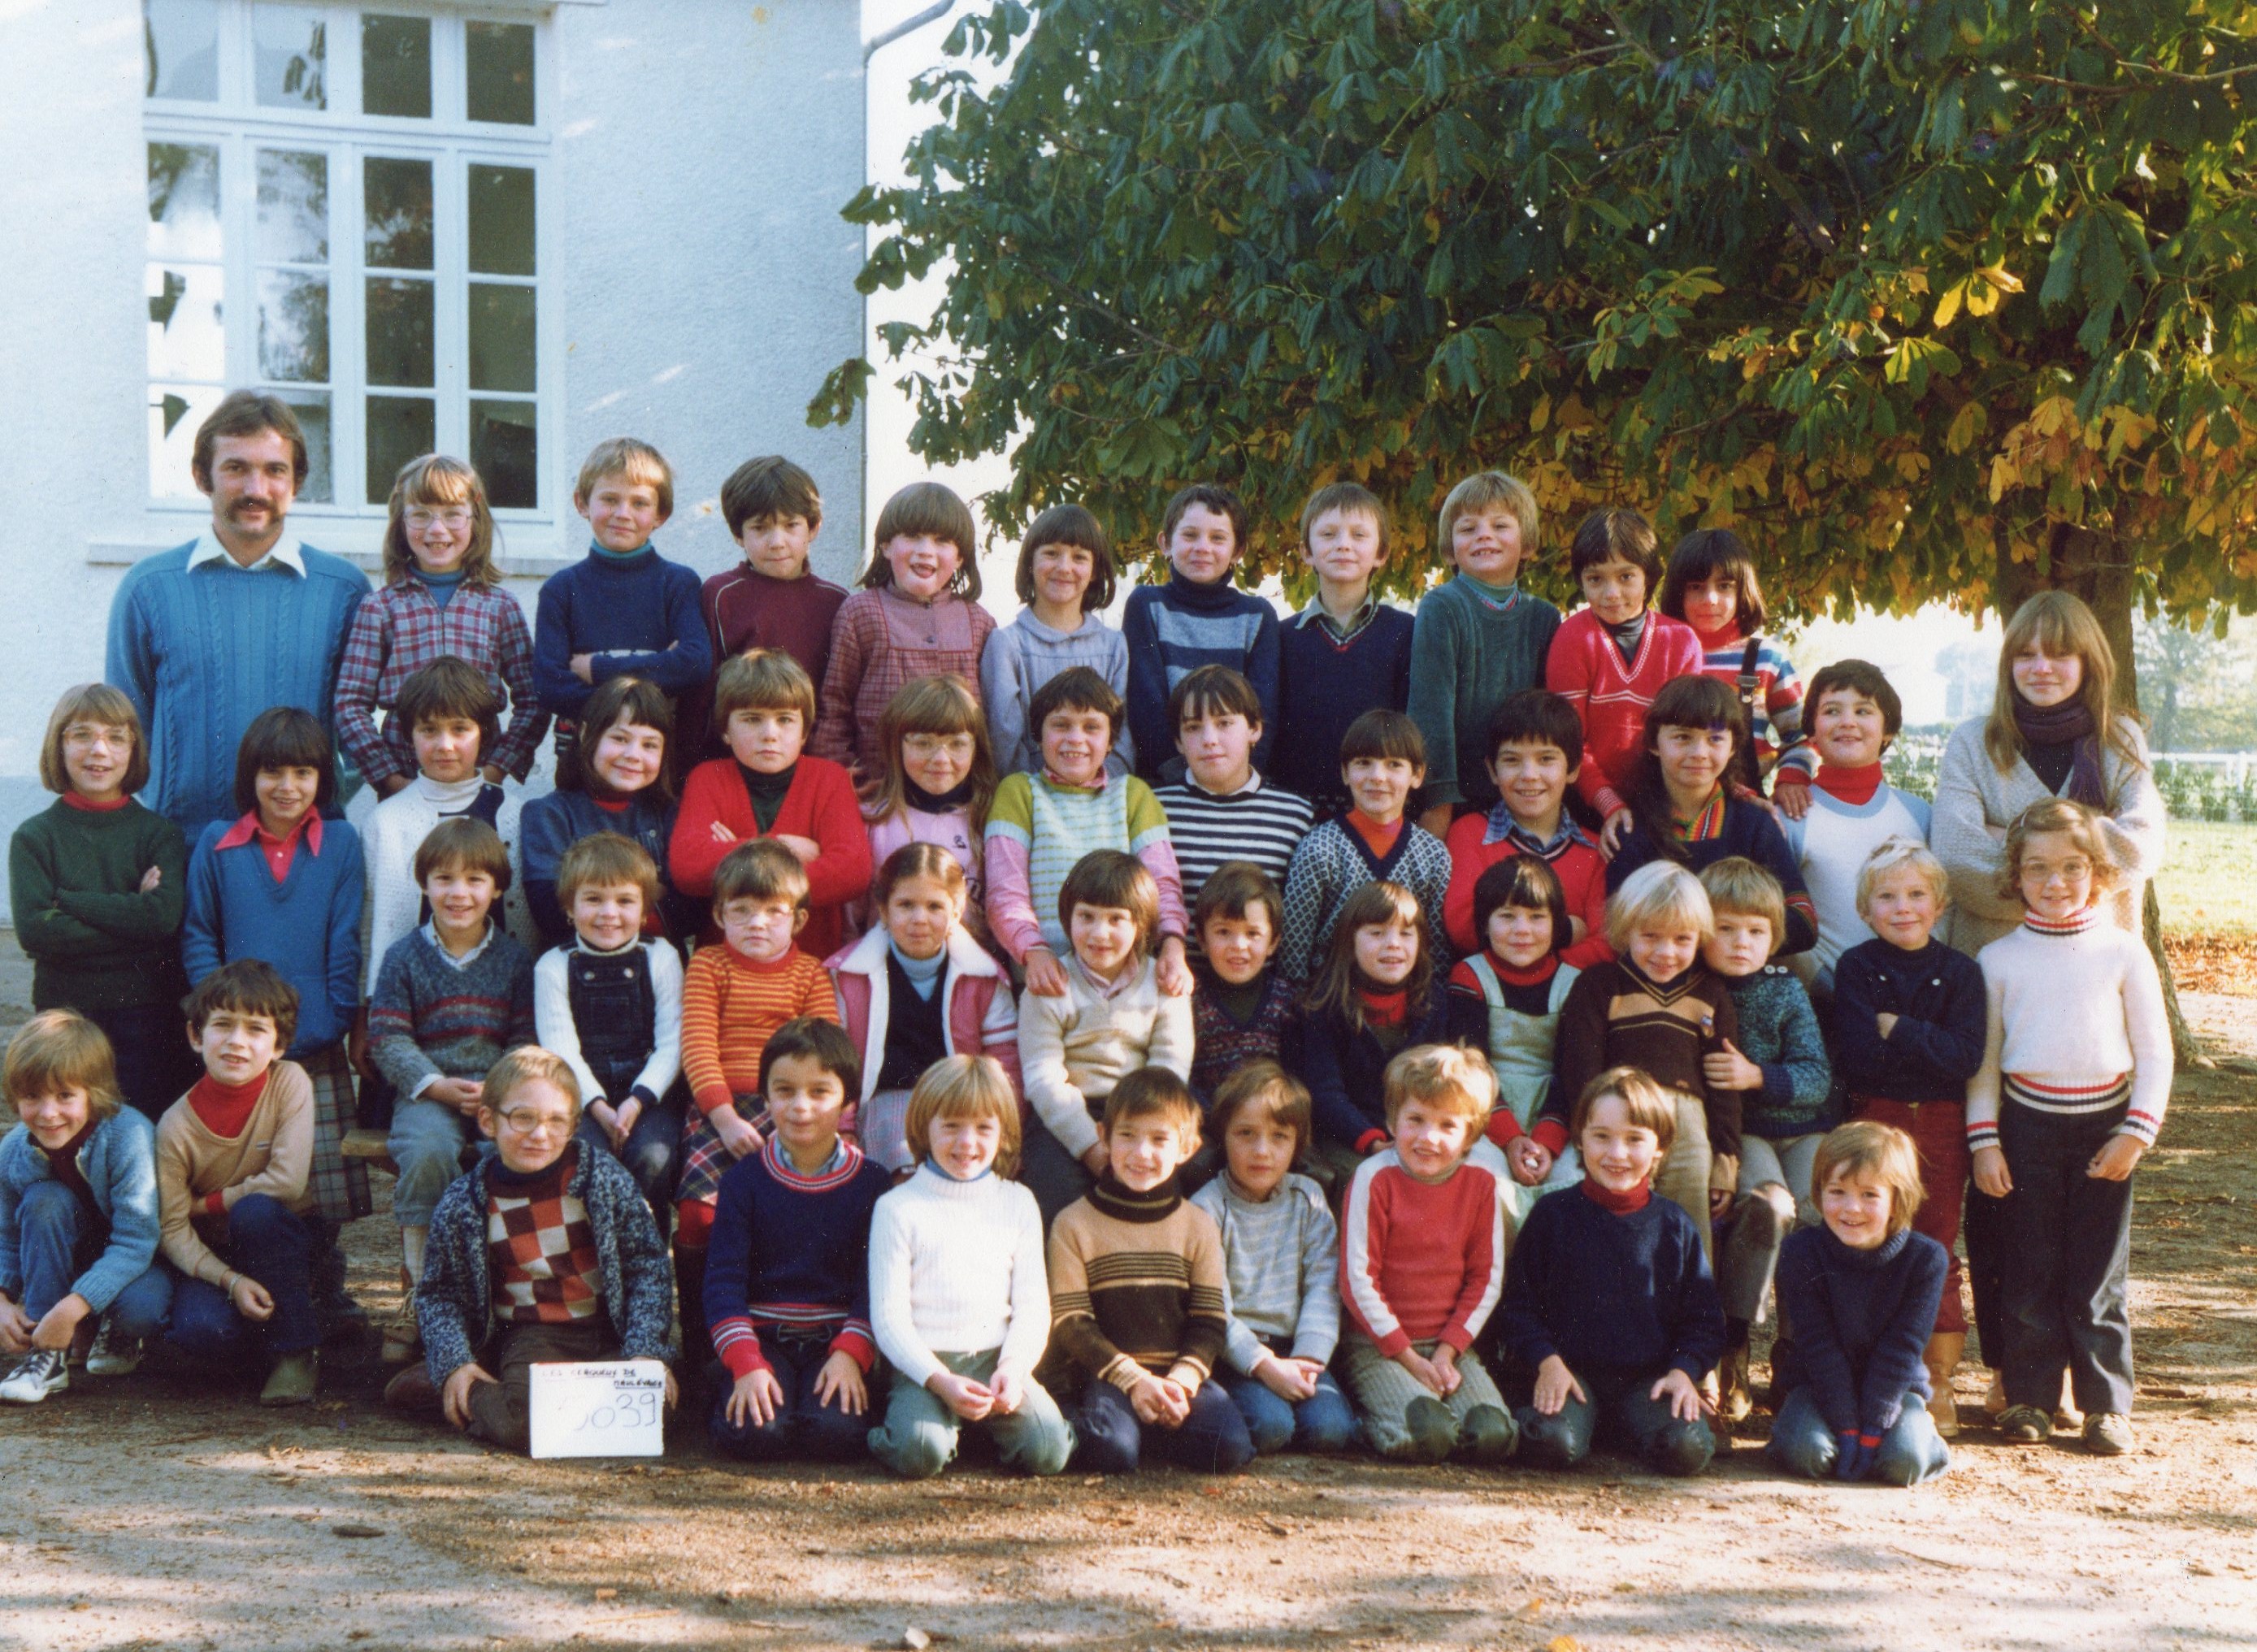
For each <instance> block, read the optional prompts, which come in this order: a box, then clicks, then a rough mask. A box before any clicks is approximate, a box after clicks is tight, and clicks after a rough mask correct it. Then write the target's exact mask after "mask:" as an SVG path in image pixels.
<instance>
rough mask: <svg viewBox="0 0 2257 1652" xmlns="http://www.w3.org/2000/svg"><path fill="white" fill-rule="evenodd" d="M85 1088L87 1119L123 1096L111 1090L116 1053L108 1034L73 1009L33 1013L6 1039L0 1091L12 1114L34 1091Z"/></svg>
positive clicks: (111, 1109)
mask: <svg viewBox="0 0 2257 1652" xmlns="http://www.w3.org/2000/svg"><path fill="white" fill-rule="evenodd" d="M65 1090H83V1091H86V1111H87V1116H88V1118H89V1119H107V1118H109V1117H110V1115H111V1114H113V1113H115V1112H117V1109H118V1106H119V1104H120V1103H121V1102H122V1101H123V1100H124V1098H123V1097H122V1096H121V1095H120V1094H119V1093H118V1089H117V1053H116V1052H115V1051H114V1050H112V1049H111V1048H110V1039H109V1036H108V1034H105V1033H103V1030H102V1029H101V1028H100V1027H96V1025H95V1024H94V1023H93V1022H92V1021H90V1020H87V1018H86V1017H85V1016H83V1015H81V1014H80V1013H78V1012H77V1011H76V1010H46V1011H44V1012H42V1013H39V1014H38V1015H34V1016H33V1017H32V1019H31V1020H28V1021H25V1023H24V1025H23V1026H22V1027H20V1028H18V1031H17V1034H16V1036H15V1037H13V1038H11V1039H10V1040H9V1041H8V1055H7V1057H6V1059H5V1060H4V1061H0V1095H4V1096H6V1097H7V1098H8V1105H10V1106H11V1107H13V1108H14V1109H15V1110H16V1111H17V1112H18V1114H21V1113H22V1112H23V1111H24V1104H25V1102H27V1101H29V1100H30V1099H31V1098H32V1097H34V1096H52V1095H54V1094H55V1093H56V1092H58V1091H65Z"/></svg>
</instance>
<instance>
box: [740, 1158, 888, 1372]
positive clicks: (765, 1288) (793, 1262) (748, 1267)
mask: <svg viewBox="0 0 2257 1652" xmlns="http://www.w3.org/2000/svg"><path fill="white" fill-rule="evenodd" d="M892 1184H893V1182H892V1178H891V1177H890V1176H888V1175H887V1174H886V1172H885V1171H884V1170H883V1169H882V1168H880V1167H879V1166H878V1165H877V1164H876V1163H874V1161H871V1160H868V1159H866V1158H864V1157H863V1156H862V1153H861V1150H860V1148H858V1147H855V1146H854V1144H853V1142H851V1141H846V1140H840V1141H839V1142H838V1146H837V1147H836V1148H835V1149H834V1150H833V1152H832V1153H831V1157H830V1159H829V1160H828V1161H826V1162H825V1163H824V1166H823V1168H821V1169H819V1170H817V1171H816V1172H815V1173H814V1174H813V1175H809V1174H807V1173H805V1172H803V1171H802V1170H800V1169H799V1168H796V1166H794V1165H793V1163H792V1161H791V1157H790V1155H789V1154H787V1153H786V1152H785V1151H784V1149H783V1147H782V1143H781V1142H779V1141H777V1140H775V1137H773V1136H771V1137H770V1138H769V1139H768V1140H767V1141H766V1142H764V1143H763V1144H762V1145H761V1150H760V1151H759V1152H758V1153H754V1154H748V1155H746V1157H744V1158H742V1159H739V1160H738V1161H736V1163H734V1164H732V1165H731V1166H730V1167H729V1169H728V1173H727V1174H726V1175H724V1176H722V1178H721V1196H720V1199H719V1202H718V1204H717V1206H716V1207H715V1210H714V1212H713V1238H712V1242H711V1248H710V1249H709V1250H708V1251H707V1253H706V1262H705V1301H704V1310H705V1323H706V1324H707V1325H708V1327H710V1328H711V1331H712V1333H713V1352H715V1353H716V1354H718V1355H719V1356H720V1358H721V1362H722V1363H723V1364H724V1365H725V1366H728V1367H729V1373H730V1374H731V1375H732V1376H736V1377H743V1376H748V1375H750V1374H751V1373H753V1372H754V1371H760V1370H764V1369H766V1368H767V1366H768V1356H767V1355H766V1354H765V1353H764V1352H761V1331H762V1330H763V1329H766V1330H768V1331H782V1332H785V1333H787V1334H790V1335H796V1336H828V1337H829V1338H830V1342H831V1352H833V1353H843V1354H845V1355H846V1356H847V1357H848V1358H850V1359H853V1361H854V1362H855V1364H857V1365H859V1366H861V1367H862V1369H863V1370H865V1371H867V1370H868V1369H869V1368H870V1367H871V1366H872V1365H873V1364H874V1363H875V1362H876V1359H877V1354H878V1348H877V1344H876V1342H875V1341H874V1340H873V1338H872V1337H871V1334H870V1216H871V1212H872V1211H874V1210H875V1209H876V1208H877V1204H878V1200H879V1198H880V1197H881V1195H883V1194H884V1192H885V1191H886V1190H887V1189H888V1187H890V1186H891V1185H892Z"/></svg>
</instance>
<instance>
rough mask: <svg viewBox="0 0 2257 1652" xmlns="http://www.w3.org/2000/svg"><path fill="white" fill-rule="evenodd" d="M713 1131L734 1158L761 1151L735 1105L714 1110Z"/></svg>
mask: <svg viewBox="0 0 2257 1652" xmlns="http://www.w3.org/2000/svg"><path fill="white" fill-rule="evenodd" d="M713 1133H714V1134H715V1135H717V1136H718V1137H720V1138H721V1145H722V1146H723V1147H726V1148H728V1150H729V1154H730V1156H731V1157H732V1158H736V1159H741V1158H743V1157H744V1156H745V1155H746V1154H748V1153H758V1152H759V1151H760V1148H761V1133H760V1132H759V1131H757V1130H755V1129H754V1128H753V1126H751V1125H750V1124H748V1123H747V1122H746V1119H745V1117H744V1115H743V1114H742V1113H739V1112H738V1111H737V1110H736V1109H735V1108H734V1107H722V1108H718V1109H717V1110H716V1111H715V1112H714V1114H713ZM763 1421H765V1419H763Z"/></svg>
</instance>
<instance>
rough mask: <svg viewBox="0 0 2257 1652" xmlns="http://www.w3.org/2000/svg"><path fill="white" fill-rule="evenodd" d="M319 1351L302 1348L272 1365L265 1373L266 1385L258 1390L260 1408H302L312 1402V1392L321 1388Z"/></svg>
mask: <svg viewBox="0 0 2257 1652" xmlns="http://www.w3.org/2000/svg"><path fill="white" fill-rule="evenodd" d="M321 1380H322V1352H321V1350H320V1349H318V1348H301V1349H300V1350H299V1351H298V1352H296V1353H286V1354H284V1355H283V1356H282V1357H281V1358H280V1359H277V1360H276V1361H275V1362H274V1369H273V1370H272V1371H270V1372H269V1373H267V1375H266V1386H265V1387H263V1388H261V1389H260V1390H259V1391H258V1403H259V1404H261V1405H305V1404H307V1403H308V1402H309V1401H312V1399H313V1397H314V1391H315V1389H316V1388H317V1387H320V1386H321Z"/></svg>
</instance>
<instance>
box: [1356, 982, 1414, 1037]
mask: <svg viewBox="0 0 2257 1652" xmlns="http://www.w3.org/2000/svg"><path fill="white" fill-rule="evenodd" d="M1355 1001H1356V1002H1357V1003H1358V1004H1360V1005H1362V1006H1363V1024H1364V1025H1365V1026H1366V1027H1369V1028H1371V1030H1372V1031H1373V1032H1375V1033H1391V1032H1394V1031H1396V1030H1397V1029H1398V1028H1400V1027H1402V1026H1403V1025H1404V1022H1406V1021H1408V1020H1410V1019H1411V994H1410V992H1409V990H1408V989H1407V988H1404V987H1400V986H1398V987H1396V988H1394V989H1393V990H1392V991H1389V992H1382V991H1380V990H1378V989H1377V988H1375V987H1369V986H1359V987H1357V988H1356V989H1355Z"/></svg>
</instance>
